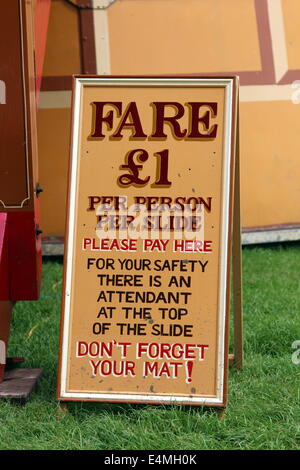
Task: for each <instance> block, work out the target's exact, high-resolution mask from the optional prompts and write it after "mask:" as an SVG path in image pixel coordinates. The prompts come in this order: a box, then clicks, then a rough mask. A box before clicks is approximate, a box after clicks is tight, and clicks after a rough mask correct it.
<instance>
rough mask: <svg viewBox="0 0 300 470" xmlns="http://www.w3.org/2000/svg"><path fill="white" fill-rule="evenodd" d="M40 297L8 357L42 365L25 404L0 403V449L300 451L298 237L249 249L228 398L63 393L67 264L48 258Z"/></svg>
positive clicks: (26, 308)
mask: <svg viewBox="0 0 300 470" xmlns="http://www.w3.org/2000/svg"><path fill="white" fill-rule="evenodd" d="M43 267H44V271H43V289H42V295H41V299H40V301H38V302H20V303H18V304H17V305H16V308H15V310H14V320H13V327H12V332H11V342H10V351H9V353H10V355H14V356H25V357H26V363H25V364H24V367H34V368H35V367H37V368H43V370H44V372H43V376H42V377H41V378H40V380H39V382H38V386H37V388H36V391H35V392H34V393H33V394H32V395H31V397H30V400H29V401H28V402H27V403H26V404H25V405H20V404H16V403H11V402H9V401H3V400H2V401H0V430H1V431H0V436H1V439H0V449H1V450H4V449H35V450H37V449H45V450H46V449H104V450H105V449H107V450H118V449H128V450H134V449H148V450H155V449H157V450H166V449H170V450H175V449H176V450H185V449H189V450H195V449H297V448H298V449H299V448H300V364H298V365H297V364H294V363H293V362H292V353H293V352H294V351H293V349H292V347H291V345H292V343H293V342H294V341H295V340H300V244H286V245H274V246H267V247H253V248H244V249H243V285H244V327H245V366H244V369H243V371H241V372H238V373H237V372H236V371H235V370H234V369H231V370H230V373H229V405H228V408H227V410H226V413H225V416H224V417H223V419H219V416H218V413H217V412H216V410H215V409H205V408H201V407H199V408H198V407H184V406H176V405H174V406H157V405H152V406H150V405H129V404H122V405H120V404H101V403H71V404H70V405H69V413H63V412H62V410H61V409H60V406H59V404H58V402H57V401H56V398H55V392H56V375H57V356H58V342H59V319H60V318H59V317H60V300H61V297H60V296H61V278H62V261H61V260H59V259H54V260H51V259H46V260H45V261H44V266H43ZM299 357H300V356H299Z"/></svg>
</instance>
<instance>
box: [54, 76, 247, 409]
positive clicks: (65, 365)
mask: <svg viewBox="0 0 300 470" xmlns="http://www.w3.org/2000/svg"><path fill="white" fill-rule="evenodd" d="M95 86H96V87H97V86H100V87H116V88H117V87H123V88H124V87H125V89H126V88H130V87H146V88H151V87H160V88H163V87H164V88H168V87H175V86H176V87H194V88H197V87H204V88H209V87H212V88H213V87H216V88H217V87H219V88H220V87H224V89H225V92H224V93H225V95H224V96H225V100H224V101H225V104H224V107H225V109H224V123H223V124H224V141H223V147H222V151H223V152H224V155H225V156H223V158H224V162H223V169H222V184H221V188H222V191H223V195H222V202H221V210H220V214H222V215H221V229H220V230H221V235H220V250H221V254H220V258H219V263H220V264H221V267H220V268H219V271H220V274H219V276H220V278H219V281H218V286H219V287H220V286H221V288H220V291H221V292H219V291H218V294H217V295H218V305H219V307H218V337H219V339H218V345H217V348H218V353H217V359H216V361H217V363H216V365H215V368H216V377H217V379H216V394H215V396H211V395H209V396H199V395H197V396H193V394H184V395H182V394H181V395H180V394H177V393H176V392H174V393H162V392H160V393H157V392H154V393H144V392H143V393H136V392H134V391H132V390H131V391H128V390H127V391H125V392H120V391H118V392H113V391H112V390H105V391H104V390H102V391H101V390H99V391H95V390H93V391H90V390H88V389H86V388H85V389H82V390H74V389H71V388H70V387H68V379H69V370H70V363H69V361H70V357H71V351H70V340H71V322H72V321H73V319H74V316H73V312H72V311H71V300H72V296H73V294H74V292H73V291H74V289H73V288H72V282H73V276H74V272H75V271H74V264H73V263H74V257H75V254H76V252H75V249H76V247H75V242H74V237H75V231H76V223H77V216H78V207H77V205H78V198H79V195H78V193H77V185H78V178H79V176H78V173H79V172H78V164H79V163H78V161H79V158H80V151H79V140H80V125H81V112H82V100H83V93H84V87H95ZM237 109H238V78H237V77H220V76H219V77H216V76H210V77H207V76H197V77H187V76H179V77H118V76H105V77H97V76H76V77H74V81H73V102H72V111H73V114H72V116H73V121H72V137H71V163H70V170H69V190H68V217H67V230H66V234H67V235H66V245H65V247H66V248H65V265H64V281H63V302H62V314H61V339H60V354H59V373H58V386H57V398H58V399H59V400H61V401H108V402H133V403H154V404H155V403H156V404H157V403H164V404H170V403H177V404H184V405H206V406H216V407H224V406H226V404H227V375H228V359H231V361H232V362H234V364H235V365H236V368H241V367H242V362H243V347H242V287H241V235H240V219H239V211H240V206H239V197H240V195H239V151H238V146H239V142H238V132H239V131H238V113H237ZM107 127H109V126H107ZM100 140H101V139H100ZM77 246H78V245H77ZM231 250H233V290H234V295H233V302H234V331H235V336H234V345H235V354H234V355H231V356H229V351H228V342H229V341H228V337H229V302H230V275H231ZM99 341H100V339H99Z"/></svg>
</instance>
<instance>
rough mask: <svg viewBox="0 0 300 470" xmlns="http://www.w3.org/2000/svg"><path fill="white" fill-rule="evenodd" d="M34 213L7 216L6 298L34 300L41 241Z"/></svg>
mask: <svg viewBox="0 0 300 470" xmlns="http://www.w3.org/2000/svg"><path fill="white" fill-rule="evenodd" d="M37 228H38V219H37V214H36V213H34V212H10V213H9V214H8V239H9V278H10V299H11V300H13V301H17V300H37V299H38V298H39V293H40V283H41V274H42V241H41V235H38V236H37V234H36V229H37Z"/></svg>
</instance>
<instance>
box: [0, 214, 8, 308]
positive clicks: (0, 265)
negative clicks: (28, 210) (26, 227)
mask: <svg viewBox="0 0 300 470" xmlns="http://www.w3.org/2000/svg"><path fill="white" fill-rule="evenodd" d="M8 299H9V278H8V239H7V214H6V213H5V212H3V213H0V300H8Z"/></svg>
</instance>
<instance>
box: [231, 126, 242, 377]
mask: <svg viewBox="0 0 300 470" xmlns="http://www.w3.org/2000/svg"><path fill="white" fill-rule="evenodd" d="M239 144H240V142H239V118H238V121H237V142H236V163H235V185H234V209H233V243H232V277H233V279H232V281H233V322H234V357H233V363H234V365H235V368H236V369H237V370H239V369H241V368H242V367H243V362H244V352H243V297H242V243H241V215H240V145H239Z"/></svg>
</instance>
